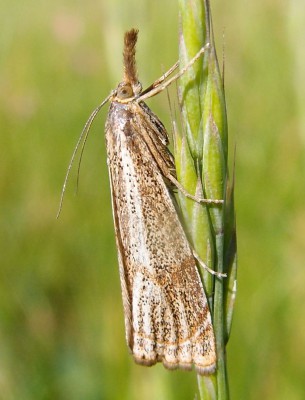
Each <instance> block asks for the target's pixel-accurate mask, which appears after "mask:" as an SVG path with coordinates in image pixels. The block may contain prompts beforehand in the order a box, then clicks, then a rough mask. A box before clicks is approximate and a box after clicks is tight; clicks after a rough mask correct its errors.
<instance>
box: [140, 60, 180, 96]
mask: <svg viewBox="0 0 305 400" xmlns="http://www.w3.org/2000/svg"><path fill="white" fill-rule="evenodd" d="M178 66H179V61H177V62H176V63H175V64H174V65H173V66H172V67H171V68H170V69H169V70H168V71H166V72H165V74H163V75H162V76H161V77H160V78H159V79H157V80H156V81H155V82H153V83H152V84H151V85H150V86H148V88H146V89H145V90H143V92H142V93H141V96H142V95H143V94H145V93H148V92H150V91H151V90H152V89H154V88H155V87H157V86H159V85H160V84H161V83H162V82H163V81H165V79H166V78H167V77H168V76H169V75H171V74H172V73H173V72H174V71H175V69H177V68H178Z"/></svg>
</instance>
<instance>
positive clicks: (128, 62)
mask: <svg viewBox="0 0 305 400" xmlns="http://www.w3.org/2000/svg"><path fill="white" fill-rule="evenodd" d="M138 32H139V31H138V30H137V29H131V30H130V31H128V32H126V33H125V36H124V51H123V57H124V82H126V83H130V84H131V85H135V84H136V83H138V73H137V66H136V59H135V55H136V43H137V40H138Z"/></svg>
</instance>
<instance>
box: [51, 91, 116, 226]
mask: <svg viewBox="0 0 305 400" xmlns="http://www.w3.org/2000/svg"><path fill="white" fill-rule="evenodd" d="M112 96H113V92H111V93H110V95H109V96H108V97H106V99H105V100H103V102H102V103H101V104H100V105H99V106H97V107H96V109H95V110H94V111H93V112H92V113H91V115H90V117H89V118H88V120H87V122H86V124H85V126H84V128H83V130H82V133H81V134H80V137H79V139H78V141H77V143H76V146H75V148H74V151H73V154H72V157H71V160H70V162H69V166H68V169H67V172H66V176H65V180H64V184H63V187H62V191H61V196H60V202H59V207H58V211H57V215H56V219H58V217H59V215H60V212H61V209H62V205H63V201H64V195H65V191H66V186H67V182H68V179H69V176H70V171H71V168H72V165H73V162H74V159H75V156H76V153H77V150H78V149H79V146H80V144H81V142H82V140H83V137H85V138H84V143H83V146H82V153H83V149H84V146H85V143H86V140H87V137H88V134H89V131H90V127H91V125H92V122H93V121H94V118H95V117H96V115H97V114H98V112H99V111H100V109H101V108H102V107H103V106H104V105H105V104H106V103H107V101H108V100H109V99H110V98H111V97H112ZM82 153H81V155H82Z"/></svg>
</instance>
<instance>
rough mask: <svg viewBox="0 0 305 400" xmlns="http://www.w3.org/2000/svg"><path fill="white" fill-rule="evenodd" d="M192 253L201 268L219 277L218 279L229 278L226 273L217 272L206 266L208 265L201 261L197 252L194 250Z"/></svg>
mask: <svg viewBox="0 0 305 400" xmlns="http://www.w3.org/2000/svg"><path fill="white" fill-rule="evenodd" d="M192 253H193V256H194V257H195V258H196V260H197V261H198V263H199V264H200V265H201V267H202V268H204V269H205V270H206V271H208V272H209V273H210V274H212V275H215V276H217V278H226V277H227V274H226V273H223V272H217V271H214V270H213V269H211V268H209V267H208V266H207V265H206V263H205V262H203V261H202V260H201V258H200V257H199V254H198V253H196V251H195V250H194V249H192Z"/></svg>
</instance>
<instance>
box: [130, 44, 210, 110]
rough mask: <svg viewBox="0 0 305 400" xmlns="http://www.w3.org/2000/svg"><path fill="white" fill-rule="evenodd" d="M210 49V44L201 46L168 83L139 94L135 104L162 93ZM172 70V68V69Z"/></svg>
mask: <svg viewBox="0 0 305 400" xmlns="http://www.w3.org/2000/svg"><path fill="white" fill-rule="evenodd" d="M209 47H210V44H209V43H207V44H206V45H205V46H203V47H202V48H201V49H200V50H199V51H198V53H197V54H195V56H194V57H193V58H192V59H191V60H190V61H189V62H188V63H187V64H186V65H185V66H184V67H183V68H182V69H181V70H180V71H179V72H177V73H176V74H175V75H174V76H172V77H171V78H170V79H169V80H168V81H166V82H164V83H163V84H162V85H161V84H159V85H157V86H156V87H154V88H153V89H151V90H150V91H148V92H147V89H146V90H145V93H144V92H143V93H141V95H140V96H139V97H138V98H137V102H140V101H143V100H145V99H148V98H149V97H152V96H155V95H156V94H158V93H160V92H162V91H163V90H164V89H166V88H167V86H169V85H170V84H172V83H173V82H175V81H176V80H177V79H178V78H180V76H181V75H183V74H185V72H186V71H187V70H188V69H189V68H190V67H191V66H192V65H193V64H194V63H195V61H197V60H198V58H199V57H200V56H201V55H202V54H203V53H204V52H205V51H206V50H207V49H208V48H209ZM172 68H173V67H172Z"/></svg>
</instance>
